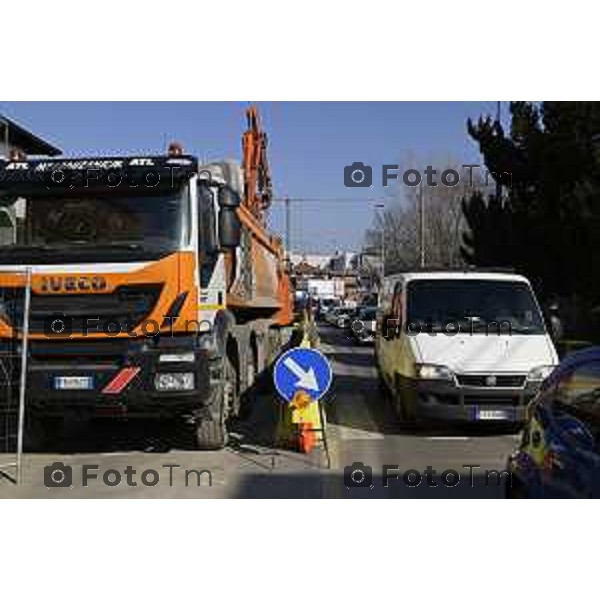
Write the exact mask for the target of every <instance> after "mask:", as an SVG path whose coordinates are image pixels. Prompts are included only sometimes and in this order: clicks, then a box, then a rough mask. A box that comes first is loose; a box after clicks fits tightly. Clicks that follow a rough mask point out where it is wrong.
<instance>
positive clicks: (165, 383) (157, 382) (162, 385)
mask: <svg viewBox="0 0 600 600" xmlns="http://www.w3.org/2000/svg"><path fill="white" fill-rule="evenodd" d="M154 387H155V388H156V389H157V390H158V391H159V392H179V391H186V390H193V389H194V374H193V373H157V374H156V376H155V377H154Z"/></svg>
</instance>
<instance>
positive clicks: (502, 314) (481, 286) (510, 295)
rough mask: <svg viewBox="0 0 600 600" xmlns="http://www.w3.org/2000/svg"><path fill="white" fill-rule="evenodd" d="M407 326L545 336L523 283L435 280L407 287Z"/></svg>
mask: <svg viewBox="0 0 600 600" xmlns="http://www.w3.org/2000/svg"><path fill="white" fill-rule="evenodd" d="M407 290H408V291H407V324H408V325H409V326H410V327H411V328H413V331H414V330H417V327H420V331H427V330H428V329H431V330H433V331H443V330H444V329H445V330H446V331H450V332H453V331H457V330H458V331H460V332H464V333H474V334H486V333H490V334H492V333H493V334H496V333H502V334H541V333H545V327H544V322H543V319H542V316H541V314H540V310H539V308H538V305H537V303H536V301H535V298H534V296H533V292H532V291H531V288H530V287H529V285H527V284H526V283H524V282H521V281H491V280H490V281H488V280H473V279H470V280H465V279H463V280H457V279H447V280H444V279H436V280H422V281H412V282H410V283H409V284H408V288H407Z"/></svg>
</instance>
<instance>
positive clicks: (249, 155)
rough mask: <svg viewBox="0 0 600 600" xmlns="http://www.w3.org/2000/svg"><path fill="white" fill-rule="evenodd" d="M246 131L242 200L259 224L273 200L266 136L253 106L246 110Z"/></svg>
mask: <svg viewBox="0 0 600 600" xmlns="http://www.w3.org/2000/svg"><path fill="white" fill-rule="evenodd" d="M246 119H247V120H248V129H247V130H246V131H245V132H244V137H243V138H242V150H243V157H244V158H243V171H244V199H243V204H244V205H245V206H246V208H247V209H248V210H249V211H250V212H251V213H252V214H253V215H254V216H255V217H256V218H257V219H258V220H259V221H260V222H261V223H264V222H265V220H266V211H267V209H268V208H269V206H270V205H271V202H272V200H273V186H272V183H271V173H270V170H269V161H268V158H267V134H266V133H265V132H264V131H263V130H262V128H261V123H260V119H259V116H258V111H257V109H256V107H255V106H250V107H249V108H248V109H247V110H246Z"/></svg>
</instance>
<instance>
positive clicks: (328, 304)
mask: <svg viewBox="0 0 600 600" xmlns="http://www.w3.org/2000/svg"><path fill="white" fill-rule="evenodd" d="M334 308H337V301H336V300H335V298H321V299H319V307H318V310H317V318H318V319H319V320H321V321H327V314H328V313H329V312H331V311H332V310H333V309H334Z"/></svg>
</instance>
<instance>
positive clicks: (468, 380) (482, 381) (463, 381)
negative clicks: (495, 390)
mask: <svg viewBox="0 0 600 600" xmlns="http://www.w3.org/2000/svg"><path fill="white" fill-rule="evenodd" d="M493 379H495V383H491V381H492V380H493ZM456 380H457V381H458V384H459V385H462V386H468V387H484V388H485V387H502V388H520V387H523V386H524V385H525V375H495V374H493V373H489V374H488V375H457V376H456Z"/></svg>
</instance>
